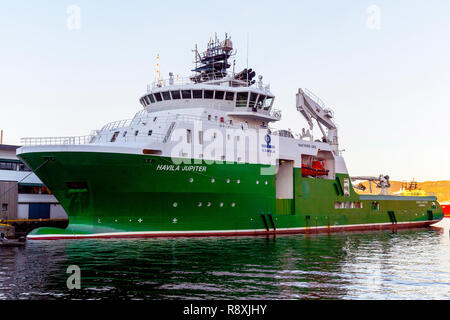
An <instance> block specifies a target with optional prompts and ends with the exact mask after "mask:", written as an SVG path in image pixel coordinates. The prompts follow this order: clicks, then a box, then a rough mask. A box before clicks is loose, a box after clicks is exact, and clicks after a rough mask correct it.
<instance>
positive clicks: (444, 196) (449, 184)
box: [355, 180, 450, 202]
mask: <svg viewBox="0 0 450 320" xmlns="http://www.w3.org/2000/svg"><path fill="white" fill-rule="evenodd" d="M390 182H391V187H390V188H389V194H395V193H396V192H398V191H399V190H400V188H401V186H402V183H404V182H402V181H390ZM363 184H364V185H365V186H366V188H367V189H366V190H365V191H361V190H357V189H355V191H356V192H358V193H359V194H370V191H369V182H363ZM417 186H418V188H419V189H422V190H424V191H425V192H426V193H427V194H430V193H433V192H434V195H436V197H437V198H438V201H439V202H450V181H445V180H444V181H425V182H417ZM379 192H380V189H378V188H377V187H376V186H375V185H374V184H373V183H372V194H378V193H379Z"/></svg>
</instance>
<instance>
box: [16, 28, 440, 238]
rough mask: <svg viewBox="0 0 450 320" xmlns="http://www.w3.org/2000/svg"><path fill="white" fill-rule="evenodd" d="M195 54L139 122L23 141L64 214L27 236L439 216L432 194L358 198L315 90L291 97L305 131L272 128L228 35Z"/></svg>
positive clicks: (311, 226) (156, 93)
mask: <svg viewBox="0 0 450 320" xmlns="http://www.w3.org/2000/svg"><path fill="white" fill-rule="evenodd" d="M194 54H195V60H194V62H195V67H194V68H193V69H192V70H191V71H192V75H191V76H189V77H186V78H180V77H175V76H174V74H173V73H172V72H171V73H169V78H168V79H162V78H161V77H160V72H159V70H158V74H159V76H158V77H157V78H156V79H155V81H154V82H153V83H152V84H150V85H148V86H147V90H146V92H145V94H143V95H142V96H141V97H140V98H139V103H140V104H141V106H142V108H141V110H139V111H138V112H137V113H136V114H135V115H134V117H133V118H132V119H127V120H119V121H115V122H112V123H108V124H106V125H105V126H103V128H101V129H100V130H96V131H93V132H92V133H91V134H90V135H87V136H77V137H44V138H35V137H28V138H23V139H22V147H21V148H20V149H18V150H17V155H18V157H20V158H21V159H22V161H24V162H25V163H26V164H27V166H29V167H30V168H32V170H33V171H34V172H35V174H36V175H37V176H38V177H39V178H40V179H41V180H42V181H43V182H44V184H45V185H46V186H47V187H48V188H49V190H50V191H51V192H52V194H54V196H55V197H56V198H57V199H58V201H59V202H60V204H61V205H62V206H63V208H64V209H65V211H66V212H67V214H68V216H69V225H68V226H67V227H66V228H65V229H58V228H45V227H44V228H38V229H35V230H33V231H32V232H30V233H29V234H28V236H27V238H28V239H30V240H55V239H89V238H130V237H131V238H145V237H200V236H256V235H273V234H297V233H319V232H338V231H362V230H385V229H400V228H419V227H420V228H422V227H428V226H430V225H431V224H434V223H436V222H438V221H440V220H441V219H442V218H443V212H442V208H441V206H440V205H439V203H438V201H437V199H436V197H434V196H426V197H417V196H392V195H388V194H386V192H381V193H380V194H371V195H359V194H357V193H356V192H355V190H354V188H353V185H352V184H351V181H352V177H350V175H349V173H348V170H347V167H346V164H345V160H344V158H343V156H342V150H340V149H339V141H338V128H337V126H336V123H335V120H334V119H335V118H334V112H333V110H332V109H331V108H330V107H329V106H327V105H326V104H325V103H324V102H323V101H322V100H321V99H320V98H318V96H316V95H315V94H313V93H312V91H310V90H308V89H306V88H304V89H303V88H299V89H298V92H297V93H296V106H295V107H296V109H297V111H298V112H299V115H301V116H303V117H304V118H305V120H306V122H307V124H308V125H309V127H307V128H303V129H302V130H301V133H298V134H295V133H293V132H292V131H291V130H290V129H286V130H284V129H274V128H273V125H274V124H276V123H277V122H278V121H280V120H281V115H282V113H281V111H280V110H277V109H275V108H274V101H275V95H274V94H273V93H272V92H271V89H270V85H268V84H266V83H264V82H263V77H262V76H261V75H259V76H258V78H257V79H256V78H255V77H256V71H254V70H253V69H252V68H248V67H247V68H245V69H243V70H242V71H240V72H235V63H231V59H232V58H233V57H235V55H236V50H235V49H234V48H233V43H232V41H231V38H230V37H229V36H228V35H225V39H224V40H223V41H221V40H220V39H218V38H217V36H216V37H215V38H212V39H210V41H209V42H208V45H207V48H206V50H205V51H203V52H199V51H198V49H197V46H196V49H195V50H194ZM231 66H233V68H231ZM313 129H315V131H316V132H320V133H319V138H314V130H313ZM319 130H320V131H319ZM383 179H384V178H383ZM383 181H384V180H383ZM383 190H384V189H383Z"/></svg>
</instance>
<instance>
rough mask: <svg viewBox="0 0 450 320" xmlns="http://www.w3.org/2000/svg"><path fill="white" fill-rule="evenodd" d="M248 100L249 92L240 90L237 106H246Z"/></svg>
mask: <svg viewBox="0 0 450 320" xmlns="http://www.w3.org/2000/svg"><path fill="white" fill-rule="evenodd" d="M247 100H248V92H238V93H237V98H236V107H246V106H247Z"/></svg>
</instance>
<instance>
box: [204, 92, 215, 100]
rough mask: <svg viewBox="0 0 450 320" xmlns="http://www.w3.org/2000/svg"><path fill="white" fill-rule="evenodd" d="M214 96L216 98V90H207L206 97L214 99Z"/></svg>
mask: <svg viewBox="0 0 450 320" xmlns="http://www.w3.org/2000/svg"><path fill="white" fill-rule="evenodd" d="M212 98H214V91H212V90H205V99H212Z"/></svg>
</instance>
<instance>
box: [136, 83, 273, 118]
mask: <svg viewBox="0 0 450 320" xmlns="http://www.w3.org/2000/svg"><path fill="white" fill-rule="evenodd" d="M274 100H275V96H274V95H273V94H272V93H271V92H270V90H269V86H268V85H264V84H263V83H262V81H261V79H260V81H259V82H258V83H257V84H256V85H253V86H249V85H248V84H247V82H246V81H241V80H236V79H234V78H233V77H225V78H222V79H217V80H210V81H206V82H201V83H194V82H192V81H191V80H190V78H183V79H177V80H175V79H173V78H172V77H171V78H170V79H169V80H160V81H156V82H155V83H153V84H152V85H149V86H148V87H147V93H146V94H145V95H144V96H142V97H141V98H140V103H141V104H142V106H143V107H144V108H145V109H146V110H147V111H148V112H155V111H161V110H167V109H178V108H179V109H185V108H196V107H198V108H211V109H215V110H220V111H223V112H224V113H225V114H226V115H227V116H229V117H233V118H237V119H239V120H253V121H258V122H261V121H262V122H266V123H268V122H272V121H278V120H280V118H281V112H280V111H278V110H273V109H272V106H273V103H274Z"/></svg>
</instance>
